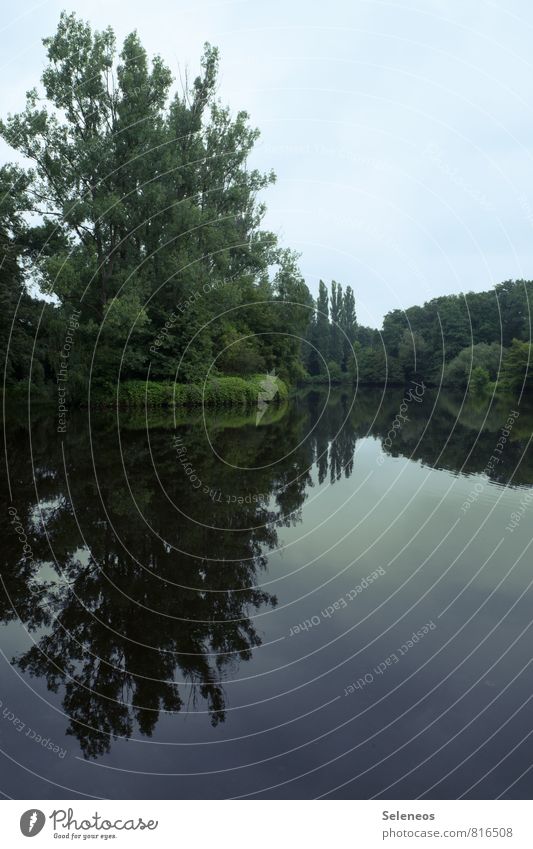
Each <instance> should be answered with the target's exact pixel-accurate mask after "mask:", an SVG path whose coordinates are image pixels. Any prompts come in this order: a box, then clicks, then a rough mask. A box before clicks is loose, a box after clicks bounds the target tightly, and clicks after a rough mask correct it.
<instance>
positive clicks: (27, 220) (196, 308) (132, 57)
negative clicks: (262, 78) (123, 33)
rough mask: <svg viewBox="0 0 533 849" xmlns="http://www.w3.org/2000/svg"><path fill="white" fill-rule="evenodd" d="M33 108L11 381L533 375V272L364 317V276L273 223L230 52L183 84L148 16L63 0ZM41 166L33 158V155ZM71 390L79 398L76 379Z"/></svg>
mask: <svg viewBox="0 0 533 849" xmlns="http://www.w3.org/2000/svg"><path fill="white" fill-rule="evenodd" d="M44 46H45V48H46V51H47V59H48V64H47V66H46V68H45V70H44V73H43V75H42V79H41V83H40V86H39V88H35V89H33V90H31V91H30V92H28V94H27V102H26V106H25V109H24V110H23V111H22V112H20V113H18V114H15V115H9V116H6V117H5V118H4V119H3V120H1V121H0V135H1V137H2V138H3V139H4V141H5V142H6V143H7V144H8V145H9V146H10V148H11V149H12V150H13V152H14V161H13V162H12V163H9V164H5V165H3V166H2V167H1V168H0V241H1V248H0V252H1V261H0V301H1V317H0V333H1V336H2V351H3V355H4V364H3V365H4V387H5V391H6V392H8V393H12V394H13V395H14V396H17V395H20V396H26V395H27V393H28V391H31V393H32V397H33V398H36V399H42V400H43V401H44V400H47V399H49V398H52V397H56V396H57V393H58V387H60V388H59V393H60V396H61V400H62V402H64V401H65V400H66V399H68V402H69V403H70V404H72V405H77V404H84V403H86V402H87V401H89V402H92V401H95V402H97V403H98V402H105V399H109V398H114V397H115V396H116V393H117V387H118V386H120V387H123V388H124V395H123V397H124V398H126V399H127V401H128V403H131V404H135V403H136V402H137V401H139V399H142V398H143V397H145V396H144V395H143V392H144V387H146V386H148V385H149V386H150V387H152V390H151V395H150V397H151V398H152V400H153V403H158V402H161V403H167V402H168V401H169V398H170V397H171V396H170V394H169V387H170V386H176V385H178V386H180V387H182V391H181V396H180V398H181V399H182V400H183V402H184V403H195V402H196V401H197V400H198V399H201V398H202V397H204V396H205V393H204V396H202V393H200V392H199V391H197V388H198V387H199V386H208V387H209V393H208V397H209V398H211V399H212V400H213V403H221V404H223V403H226V402H232V401H234V400H240V401H242V400H246V398H248V397H249V396H251V395H253V394H254V393H256V389H257V379H258V375H262V374H265V373H266V374H275V375H276V376H277V378H279V379H280V380H281V381H282V382H283V385H288V386H290V387H295V386H298V385H301V384H306V383H313V382H316V383H321V382H328V381H331V382H333V383H340V382H347V383H355V382H357V383H361V384H368V385H372V384H375V385H382V384H385V383H390V384H395V385H401V384H402V383H404V382H406V381H409V380H413V379H417V380H421V379H422V380H424V381H425V382H426V383H428V384H432V385H436V386H438V385H440V384H444V385H447V386H449V387H451V388H456V389H464V388H465V387H467V386H469V387H470V388H472V390H473V391H475V392H483V391H486V390H488V389H489V388H490V387H491V386H496V387H497V388H498V389H499V390H500V391H503V392H505V391H512V392H514V391H521V390H522V388H523V387H526V388H530V386H531V375H530V372H529V369H528V367H529V359H530V355H531V342H530V340H531V315H530V307H529V304H530V296H531V295H532V294H533V282H531V281H524V280H518V281H507V282H504V283H500V284H498V285H496V286H495V287H493V288H492V289H490V290H488V291H485V292H477V293H474V292H471V293H467V294H464V295H448V296H442V297H437V298H434V299H432V300H430V301H428V302H427V303H425V304H424V305H422V306H413V307H410V308H409V309H407V310H405V311H404V310H399V309H398V310H393V311H392V312H389V313H388V314H387V315H386V316H385V317H384V320H383V326H382V328H381V329H380V330H378V329H375V328H369V327H364V326H361V325H358V323H357V315H356V296H355V294H354V290H355V291H357V284H355V283H354V285H353V286H351V285H345V284H344V285H343V284H340V283H337V282H336V281H332V282H331V284H330V285H329V287H328V286H327V285H326V284H325V283H324V282H323V281H320V284H319V291H318V295H317V297H316V298H313V297H312V295H311V293H310V290H309V288H308V286H307V284H306V282H305V280H304V278H303V276H302V274H301V271H300V269H299V265H298V260H299V258H298V255H297V254H296V253H295V252H294V251H292V250H291V249H290V248H287V247H285V246H283V245H282V244H280V241H279V239H278V237H277V236H276V234H275V233H273V232H270V231H268V230H267V229H264V226H263V219H264V215H265V204H264V201H263V196H264V193H265V190H266V189H268V187H269V185H271V184H272V183H273V182H274V180H275V175H274V174H273V173H272V172H268V173H261V172H260V171H258V170H257V169H254V168H252V167H250V163H249V160H250V155H251V153H252V152H253V148H254V145H255V143H256V142H257V139H258V137H259V133H258V130H256V129H255V128H254V127H252V126H251V124H250V119H249V116H248V114H247V113H246V112H242V111H241V112H238V113H237V114H236V115H233V114H232V113H231V111H230V109H229V108H227V107H226V106H224V105H223V104H222V103H221V102H220V100H219V98H218V96H217V89H218V68H219V55H218V51H217V49H216V48H215V47H213V46H211V45H209V44H206V45H205V49H204V53H203V56H202V60H201V73H200V74H199V75H198V76H197V77H196V78H195V79H194V80H193V81H190V80H189V79H188V77H187V76H186V77H185V79H184V80H182V81H181V85H180V86H179V87H178V90H177V91H174V83H175V81H174V80H173V78H172V74H171V73H170V70H169V68H168V67H167V66H166V65H165V63H164V62H163V61H162V59H161V58H160V57H158V56H155V57H153V58H149V57H148V55H147V52H146V51H145V49H144V48H143V46H142V44H141V41H140V39H139V36H138V35H137V34H136V33H132V34H130V35H128V36H127V37H126V39H125V40H124V42H123V44H122V45H121V47H120V48H118V47H117V44H116V39H115V35H114V33H113V31H112V30H111V29H110V28H108V29H106V30H104V31H101V32H99V31H93V30H92V29H91V27H90V26H89V25H88V24H87V23H85V22H84V21H82V20H81V19H79V18H78V17H76V16H75V15H73V14H66V13H63V14H62V15H61V18H60V22H59V26H58V29H57V31H56V33H55V35H53V36H52V37H50V38H46V39H44ZM21 163H23V164H21ZM61 393H62V395H61Z"/></svg>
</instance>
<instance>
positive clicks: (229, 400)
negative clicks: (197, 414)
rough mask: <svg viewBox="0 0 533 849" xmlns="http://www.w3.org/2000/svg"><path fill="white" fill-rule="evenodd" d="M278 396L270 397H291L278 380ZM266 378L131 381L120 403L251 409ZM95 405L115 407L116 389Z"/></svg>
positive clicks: (97, 395)
mask: <svg viewBox="0 0 533 849" xmlns="http://www.w3.org/2000/svg"><path fill="white" fill-rule="evenodd" d="M275 381H276V383H275V390H276V391H275V394H274V397H272V398H269V399H268V400H269V401H272V403H280V402H281V401H285V400H286V399H287V398H288V395H289V391H288V388H287V385H286V384H285V383H284V382H283V381H282V380H281V379H280V378H279V377H276V378H275ZM264 387H265V375H264V374H256V375H253V376H251V377H247V378H243V377H214V378H212V379H210V380H209V381H208V382H207V383H206V384H205V385H200V384H196V383H187V384H186V383H170V382H165V383H157V382H153V381H148V382H147V381H144V380H128V381H125V382H123V383H121V384H120V390H119V404H120V406H125V407H144V406H145V405H147V406H148V407H171V406H173V405H174V404H175V405H176V406H178V407H199V406H201V405H202V404H205V405H206V406H208V407H239V406H240V407H251V406H255V405H256V404H257V402H258V399H259V396H260V394H261V393H263V392H264ZM93 400H94V403H95V404H97V405H101V406H114V405H115V404H116V390H114V389H111V388H109V389H108V390H107V391H102V389H100V390H98V391H95V393H94V394H93Z"/></svg>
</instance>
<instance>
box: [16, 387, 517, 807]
mask: <svg viewBox="0 0 533 849" xmlns="http://www.w3.org/2000/svg"><path fill="white" fill-rule="evenodd" d="M5 430H6V443H7V452H6V457H7V465H8V491H7V493H6V496H7V501H8V502H9V503H10V505H11V506H10V508H9V511H8V510H5V511H4V513H3V517H2V521H3V522H4V523H5V527H4V532H3V534H2V539H3V566H2V593H1V594H0V598H1V600H0V620H1V623H2V625H1V646H2V655H1V657H0V661H1V664H2V673H1V680H2V688H1V693H0V702H1V704H0V746H1V749H2V752H3V758H4V771H5V778H4V783H3V790H4V792H5V793H6V794H8V795H9V796H12V797H14V798H26V799H31V798H40V799H54V798H86V797H97V798H124V799H129V798H133V799H135V798H154V799H166V798H183V799H186V798H226V797H238V798H241V797H245V798H291V799H308V798H315V797H327V798H354V799H367V798H372V797H380V798H399V799H401V798H405V799H414V798H418V797H421V798H425V799H431V798H436V799H441V798H444V799H446V798H457V797H461V798H472V799H473V798H480V799H484V798H495V797H499V796H501V797H505V798H520V799H521V798H530V796H531V793H532V785H533V766H532V763H533V760H532V741H531V726H532V720H531V717H532V715H533V705H532V704H531V700H532V698H533V666H532V658H533V649H532V646H533V628H532V609H533V592H532V588H531V584H532V582H533V570H532V568H531V566H532V559H533V558H532V549H531V543H532V535H531V519H532V517H533V490H531V486H532V485H533V452H532V451H531V449H530V447H529V442H530V439H531V433H532V430H533V411H532V410H527V409H524V407H523V405H522V406H520V407H519V408H516V407H513V406H512V404H506V403H505V402H503V401H500V402H498V403H495V402H491V401H490V399H489V400H485V401H477V402H474V401H469V402H468V403H463V399H462V398H461V397H455V396H453V395H448V394H445V393H437V392H436V391H435V390H430V389H427V388H425V387H423V386H420V385H418V384H417V385H414V384H413V385H412V386H410V387H407V388H406V389H405V390H402V389H393V390H391V389H388V390H387V391H386V392H382V391H381V390H376V389H366V388H364V387H362V388H361V387H360V388H359V390H358V392H357V393H356V394H355V395H354V392H353V391H352V390H349V389H335V390H332V391H331V392H329V393H328V391H327V390H326V389H307V390H305V391H302V392H300V393H299V394H298V395H296V396H295V397H294V398H292V399H291V400H290V401H289V402H288V403H287V404H285V405H284V406H282V407H273V406H272V405H270V406H268V408H267V409H266V411H264V410H262V411H261V413H256V412H255V411H254V412H253V413H250V414H245V413H216V414H213V413H205V414H204V412H203V411H201V410H200V411H198V412H194V413H192V412H191V413H180V414H179V415H178V416H177V417H176V418H174V415H173V413H172V412H171V411H168V412H165V411H153V412H151V413H150V414H149V415H148V416H145V414H144V412H142V411H137V412H132V411H128V410H120V411H119V412H118V414H117V413H116V412H115V411H108V412H106V411H98V410H91V411H88V410H80V411H77V412H73V413H71V414H70V415H69V418H68V422H67V426H66V431H65V432H64V433H58V432H57V421H56V418H55V410H53V409H52V410H49V409H46V408H39V407H34V408H32V409H31V412H30V415H28V412H27V410H25V409H24V408H22V409H20V410H13V411H12V412H11V413H10V414H9V416H8V419H7V421H6V422H5Z"/></svg>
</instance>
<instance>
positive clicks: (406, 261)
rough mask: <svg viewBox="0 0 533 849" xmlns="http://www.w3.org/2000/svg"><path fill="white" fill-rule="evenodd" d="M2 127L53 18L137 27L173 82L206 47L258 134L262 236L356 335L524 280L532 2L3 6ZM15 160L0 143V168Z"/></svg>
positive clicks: (197, 1)
mask: <svg viewBox="0 0 533 849" xmlns="http://www.w3.org/2000/svg"><path fill="white" fill-rule="evenodd" d="M0 7H2V15H1V18H0V20H1V23H0V45H1V50H0V69H1V79H2V87H1V89H0V113H1V114H2V115H5V114H6V113H7V112H15V111H18V110H20V109H22V108H23V106H24V96H25V92H26V91H27V90H28V89H29V88H32V87H33V86H35V85H36V84H37V83H38V80H39V77H40V75H41V73H42V70H43V68H44V66H45V58H46V57H45V50H44V47H43V46H42V43H41V39H42V38H43V37H45V36H47V35H51V34H52V33H53V32H54V31H55V29H56V25H57V21H58V19H59V14H60V11H61V9H63V8H66V9H67V10H68V11H75V12H76V13H78V14H79V15H80V16H81V17H83V18H84V19H86V20H88V21H89V22H90V23H91V24H92V25H93V26H94V27H95V28H97V29H101V28H103V27H105V26H107V25H109V24H110V25H111V26H112V27H113V29H114V30H115V32H116V34H117V37H118V40H119V42H120V41H121V40H122V39H123V37H124V36H125V35H126V34H127V33H128V32H130V31H131V30H133V29H136V30H137V31H138V33H139V35H140V37H141V41H142V42H143V44H144V46H145V47H146V48H147V50H148V52H149V53H150V54H153V53H159V54H160V55H161V56H162V57H163V58H164V59H165V61H166V62H167V64H168V65H169V66H170V68H171V70H172V71H173V73H174V74H175V75H176V76H177V77H178V76H179V74H180V72H181V73H182V74H183V72H184V70H185V68H188V69H189V72H190V74H194V73H195V72H196V71H197V70H198V67H199V59H200V55H201V52H202V46H203V44H204V42H205V41H209V42H211V43H212V44H216V45H217V46H218V47H219V48H220V52H221V73H220V86H219V96H220V98H221V100H222V101H223V102H225V103H228V104H229V105H230V106H231V107H232V109H234V110H238V109H245V110H246V111H247V112H249V114H250V117H251V122H252V124H253V125H254V126H256V127H258V128H259V129H260V131H261V138H260V141H259V142H258V144H257V148H256V150H255V152H254V154H253V159H252V164H253V165H254V166H256V167H259V168H262V169H264V170H269V169H271V168H272V169H274V171H275V172H276V174H277V182H276V184H275V186H273V187H271V188H269V189H268V191H267V193H266V195H265V198H264V199H265V201H266V203H267V206H268V212H267V215H266V218H265V225H266V226H267V227H268V228H269V229H271V230H274V231H275V232H276V233H277V234H278V235H279V237H280V239H281V241H282V243H283V244H284V245H286V246H288V247H292V248H294V249H295V250H297V251H298V252H299V253H300V254H301V259H300V267H301V269H302V272H303V274H304V276H305V279H306V281H307V283H308V285H309V287H310V289H311V291H312V292H313V293H316V291H317V289H318V281H319V279H323V280H325V281H326V282H329V281H330V280H332V279H334V280H337V281H338V282H340V283H342V284H344V285H348V284H349V285H351V286H352V287H353V289H354V291H355V295H356V304H357V313H358V319H359V321H360V323H362V324H367V325H371V326H376V327H379V326H380V325H381V321H382V318H383V315H384V314H385V313H386V312H388V311H389V310H391V309H397V308H399V309H405V308H407V307H408V306H410V305H412V304H416V303H423V302H424V301H427V300H429V299H430V298H433V297H436V296H438V295H443V294H448V293H452V292H468V291H482V290H485V289H488V288H490V287H491V286H493V285H494V284H495V283H498V282H500V281H502V280H509V279H517V278H528V279H531V278H533V108H532V107H533V73H532V62H533V58H532V54H531V43H532V39H533V4H531V3H530V2H527V0H505V3H504V2H503V0H502V2H500V3H496V2H489V1H488V0H405V1H404V0H390V2H382V0H328V2H325V0H321V2H318V0H218V2H210V0H192V2H191V0H190V1H189V2H181V0H150V2H146V0H105V2H102V0H71V2H70V3H68V2H67V0H61V2H55V0H45V2H32V0H19V2H17V3H16V4H13V3H9V4H8V3H7V2H6V0H0ZM14 158H15V157H14V156H13V154H12V153H11V152H10V151H9V149H8V148H7V147H6V146H5V145H4V144H3V143H2V144H1V145H0V160H1V161H5V160H11V159H14Z"/></svg>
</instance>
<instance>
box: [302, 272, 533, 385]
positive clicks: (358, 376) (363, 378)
mask: <svg viewBox="0 0 533 849" xmlns="http://www.w3.org/2000/svg"><path fill="white" fill-rule="evenodd" d="M532 305H533V282H532V281H529V280H516V281H507V282H505V283H500V284H498V285H497V286H495V287H494V288H493V289H491V290H490V291H486V292H470V293H468V294H465V295H445V296H442V297H438V298H434V299H432V300H430V301H428V302H427V303H425V304H424V305H423V306H413V307H410V308H408V309H407V310H405V311H404V310H393V311H392V312H389V313H387V315H386V316H385V318H384V320H383V327H382V329H381V330H376V329H374V328H370V327H364V326H361V325H358V324H357V321H356V315H355V302H354V298H353V292H352V290H351V288H350V287H349V286H348V287H347V288H346V291H345V292H344V293H343V291H342V287H341V286H340V285H338V284H336V283H335V282H333V283H332V284H331V289H330V292H328V289H327V287H326V286H325V284H324V283H322V281H321V282H320V288H319V295H318V299H317V302H316V312H315V315H314V317H313V320H312V322H311V324H310V327H309V329H308V337H307V338H308V347H309V350H308V352H307V355H306V357H305V363H306V367H307V370H308V372H309V374H310V375H311V376H312V378H313V379H314V380H315V381H318V382H327V381H329V380H332V381H333V382H339V381H345V380H347V381H352V380H358V381H359V382H360V383H362V384H371V385H382V384H385V383H389V384H393V385H403V384H405V383H407V382H409V381H411V380H418V381H420V380H424V381H425V382H426V383H427V384H430V385H435V386H438V385H441V384H442V385H444V386H447V387H451V388H456V389H459V390H464V389H465V388H466V387H469V388H471V389H472V390H474V391H476V392H481V391H484V390H487V389H490V388H491V385H496V387H497V389H498V390H500V391H502V392H505V391H511V392H516V391H521V389H522V387H523V388H524V390H525V391H530V390H531V389H532V388H533V379H532V376H531V370H530V361H531V358H532V353H531V324H532V315H531V310H532Z"/></svg>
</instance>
